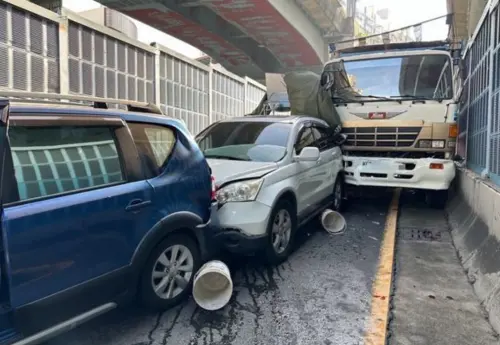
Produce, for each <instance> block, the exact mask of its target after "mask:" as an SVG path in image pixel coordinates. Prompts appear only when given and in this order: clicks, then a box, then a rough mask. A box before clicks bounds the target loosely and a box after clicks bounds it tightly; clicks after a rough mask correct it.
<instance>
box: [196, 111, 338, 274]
mask: <svg viewBox="0 0 500 345" xmlns="http://www.w3.org/2000/svg"><path fill="white" fill-rule="evenodd" d="M344 140H345V136H343V135H342V134H338V129H337V130H335V131H334V130H333V129H332V128H331V127H330V126H328V124H327V123H326V122H325V121H323V120H320V119H318V118H314V117H305V116H286V117H282V116H244V117H237V118H231V119H227V120H223V121H219V122H216V123H214V124H213V125H211V126H209V127H208V128H206V129H205V130H204V131H203V132H201V133H200V134H198V135H197V137H196V141H197V143H198V145H199V146H200V148H201V149H202V150H203V152H204V154H205V157H206V158H207V160H208V163H209V165H210V167H211V168H212V174H213V176H214V177H215V183H216V186H217V190H216V198H217V201H218V204H219V209H218V218H219V221H220V225H221V232H220V233H219V234H218V235H217V238H219V240H220V243H222V245H223V246H224V247H225V248H226V249H228V250H230V251H232V252H236V253H244V254H245V253H252V252H257V251H263V252H264V253H265V255H266V259H267V260H268V261H269V262H270V263H273V264H277V263H280V262H282V261H283V260H285V259H286V258H287V257H288V255H289V254H290V252H291V249H292V246H293V239H294V236H295V233H296V230H297V229H298V227H299V226H300V225H302V224H303V223H305V222H306V221H308V220H309V219H311V218H312V217H314V216H316V215H317V214H319V213H320V212H321V211H323V210H324V209H325V208H327V207H329V206H331V207H332V208H334V209H337V210H339V209H340V208H341V207H342V203H343V196H344V182H343V176H342V173H341V171H342V153H341V150H340V145H341V144H342V143H343V142H344Z"/></svg>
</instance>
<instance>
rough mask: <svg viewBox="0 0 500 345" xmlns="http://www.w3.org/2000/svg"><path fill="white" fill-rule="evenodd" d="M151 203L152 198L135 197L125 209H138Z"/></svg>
mask: <svg viewBox="0 0 500 345" xmlns="http://www.w3.org/2000/svg"><path fill="white" fill-rule="evenodd" d="M149 205H151V200H146V201H144V200H142V199H134V200H132V201H131V202H129V204H128V206H127V207H125V211H137V210H139V209H141V208H143V207H146V206H149Z"/></svg>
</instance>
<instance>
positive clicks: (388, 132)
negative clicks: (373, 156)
mask: <svg viewBox="0 0 500 345" xmlns="http://www.w3.org/2000/svg"><path fill="white" fill-rule="evenodd" d="M421 129H422V127H347V128H344V129H343V133H344V134H346V135H347V141H346V143H345V145H346V146H357V147H410V146H412V145H413V143H414V142H415V140H416V139H417V137H418V134H419V133H420V130H421Z"/></svg>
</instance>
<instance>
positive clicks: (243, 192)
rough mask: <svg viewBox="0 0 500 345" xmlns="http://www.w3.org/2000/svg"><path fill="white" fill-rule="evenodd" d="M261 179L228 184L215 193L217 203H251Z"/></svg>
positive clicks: (258, 188)
mask: <svg viewBox="0 0 500 345" xmlns="http://www.w3.org/2000/svg"><path fill="white" fill-rule="evenodd" d="M261 185H262V179H257V180H247V181H241V182H234V183H231V184H228V185H226V186H224V187H222V188H221V189H219V190H218V191H217V192H216V198H217V201H218V202H219V203H221V204H225V203H226V202H238V201H253V200H255V198H256V197H257V194H259V190H260V186H261Z"/></svg>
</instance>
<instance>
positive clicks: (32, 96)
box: [0, 90, 163, 115]
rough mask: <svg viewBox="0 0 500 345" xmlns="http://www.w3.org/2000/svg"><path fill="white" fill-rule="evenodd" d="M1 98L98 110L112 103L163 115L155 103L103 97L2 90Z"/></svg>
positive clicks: (135, 110) (0, 92)
mask: <svg viewBox="0 0 500 345" xmlns="http://www.w3.org/2000/svg"><path fill="white" fill-rule="evenodd" d="M0 98H8V99H9V100H10V101H18V102H25V103H44V104H68V105H79V106H89V105H88V104H84V103H76V102H87V103H91V104H92V107H94V108H96V109H108V103H111V104H118V105H125V106H126V107H127V111H133V112H140V113H150V114H159V115H163V113H162V111H161V109H160V108H159V107H158V106H156V105H155V104H153V103H146V102H136V101H128V100H124V99H114V98H101V97H92V96H82V95H61V94H56V93H45V92H29V91H2V90H0ZM64 100H68V101H75V102H61V101H64Z"/></svg>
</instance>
